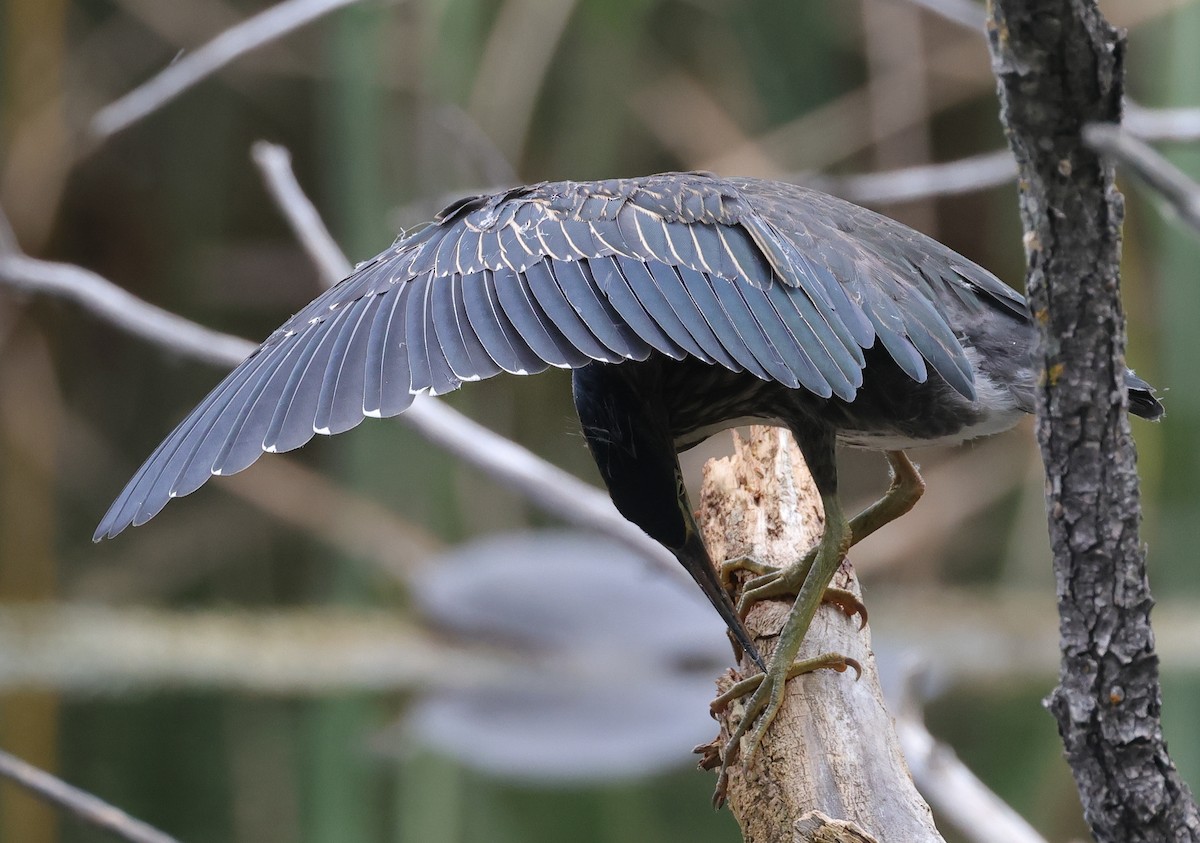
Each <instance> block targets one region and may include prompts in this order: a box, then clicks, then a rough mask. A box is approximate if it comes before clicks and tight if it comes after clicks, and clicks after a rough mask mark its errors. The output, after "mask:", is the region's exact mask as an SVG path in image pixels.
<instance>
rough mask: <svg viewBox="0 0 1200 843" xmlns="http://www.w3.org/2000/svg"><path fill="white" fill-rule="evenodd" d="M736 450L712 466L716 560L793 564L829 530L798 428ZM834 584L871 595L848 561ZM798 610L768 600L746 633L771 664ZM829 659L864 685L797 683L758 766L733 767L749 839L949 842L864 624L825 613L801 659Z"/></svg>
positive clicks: (708, 526) (758, 431)
mask: <svg viewBox="0 0 1200 843" xmlns="http://www.w3.org/2000/svg"><path fill="white" fill-rule="evenodd" d="M734 451H735V452H734V455H733V456H732V457H729V458H726V459H721V460H713V461H710V462H709V463H708V464H707V465H706V466H705V469H704V486H703V491H702V493H701V504H700V519H699V520H700V524H701V527H702V529H703V530H704V540H705V542H706V544H707V545H708V548H709V550H710V552H711V553H712V556H713V558H714V559H718V560H720V559H729V558H736V557H738V556H743V555H750V556H753V557H755V558H756V559H759V560H760V561H762V562H766V563H768V564H772V565H779V566H783V565H787V564H788V563H790V562H792V561H794V560H795V559H797V558H799V557H800V555H801V554H802V553H804V552H805V551H806V550H807V549H808V548H810V547H812V546H813V545H814V544H816V541H817V539H818V538H819V537H820V535H821V529H822V523H823V515H822V512H821V503H820V498H819V497H818V495H817V490H816V487H815V486H814V485H813V482H812V478H811V477H810V476H809V474H808V470H807V469H806V468H805V466H804V461H803V459H802V458H801V456H800V452H799V450H798V449H797V448H796V445H795V443H794V442H793V440H792V437H791V435H790V434H789V433H788V432H787V431H785V430H782V429H780V428H770V427H755V428H752V429H751V438H750V439H749V440H744V439H742V438H740V437H738V436H737V435H736V434H735V437H734ZM833 585H834V586H836V587H838V588H843V589H846V590H848V591H851V592H853V593H854V594H856V595H858V594H861V590H860V588H859V584H858V580H857V578H856V577H855V576H854V571H853V569H852V568H851V567H850V565H849V563H848V562H847V563H843V564H842V568H841V569H840V570H839V571H838V573H837V574H836V575H835V577H834V581H833ZM790 608H791V604H790V603H789V602H787V601H766V602H763V603H760V604H758V605H756V606H755V607H754V608H753V609H752V610H751V611H750V614H749V617H748V618H747V627H748V628H749V630H750V632H751V634H753V635H754V636H755V640H756V642H757V644H758V647H759V649H760V650H761V651H762V653H763V655H764V656H765V657H768V658H769V657H770V654H771V652H772V651H773V650H774V647H775V638H776V637H777V636H778V635H779V631H780V629H781V628H782V626H783V624H784V621H785V619H786V618H787V614H788V611H789V610H790ZM824 652H836V653H841V654H843V655H845V656H849V657H850V658H853V659H856V660H857V661H858V662H859V663H860V664H861V665H862V668H863V674H862V678H861V679H859V680H858V681H857V682H856V681H855V679H854V674H853V672H851V671H847V672H845V673H835V672H833V671H829V670H822V671H818V672H816V673H812V674H808V675H805V676H800V677H797V678H795V679H792V680H791V681H790V682H789V683H788V691H787V699H786V701H785V702H784V705H783V708H782V710H781V711H780V712H779V716H778V718H777V719H776V720H775V722H774V724H772V726H771V728H770V729H769V730H768V731H767V734H766V737H765V738H764V740H763V742H762V745H761V747H760V749H759V752H758V754H757V756H756V757H755V758H754V760H753V762H752V763H751V764H750V766H749V769H743V768H742V766H741V764H740V762H739V763H735V764H733V765H732V766H731V769H730V782H729V792H728V804H729V807H730V810H731V811H732V812H733V815H734V816H735V817H736V818H737V821H738V823H739V824H740V825H741V828H742V834H743V837H744V838H745V840H746V841H747V843H767V841H772V843H774V842H775V841H778V842H779V843H783V841H789V843H802V842H803V843H810V842H811V843H851V841H853V843H867V841H870V842H871V843H892V842H893V841H902V843H928V842H929V841H942V837H941V835H939V834H938V832H937V829H936V828H935V827H934V825H933V818H932V816H931V814H930V810H929V806H928V805H926V803H925V801H924V800H923V799H922V798H921V796H920V795H919V794H918V793H917V791H916V788H915V787H914V785H913V782H912V777H911V776H910V774H909V771H908V767H907V765H906V764H905V763H904V758H903V756H902V755H901V754H900V747H899V743H898V741H897V738H896V732H895V728H894V726H893V722H892V716H891V715H890V714H889V713H888V711H887V709H886V708H885V707H884V702H883V693H882V691H881V689H880V686H879V676H878V673H877V672H876V667H875V659H874V656H873V655H872V653H871V637H870V632H869V631H868V630H867V629H863V630H859V628H858V619H857V618H853V619H852V618H847V617H846V615H845V614H843V613H842V612H841V611H839V610H838V609H836V608H834V607H832V606H828V605H826V606H822V607H821V609H820V610H819V611H818V612H817V615H816V618H815V619H814V620H813V623H812V627H811V628H810V630H809V633H808V637H807V638H806V640H805V642H804V649H802V650H801V656H802V657H804V656H815V655H818V654H819V653H824ZM739 667H740V670H741V674H740V675H735V673H734V672H733V671H732V670H731V671H729V672H728V673H727V674H725V675H724V676H722V677H721V678H720V679H719V680H718V688H719V690H720V691H725V690H726V689H727V688H729V687H730V686H731V685H732V684H733V683H734V682H735V681H736V680H737V679H740V678H742V677H743V676H746V675H749V674H750V673H752V672H754V671H755V670H757V668H755V667H754V666H753V665H752V664H751V663H750V662H749V660H748V659H746V658H743V659H742V662H741V664H740V666H739ZM742 710H743V709H742V706H741V704H740V702H735V703H734V704H732V705H731V706H730V707H729V709H728V710H727V711H725V712H723V713H722V714H721V715H720V716H719V717H718V720H719V722H720V724H721V734H720V736H719V737H718V738H717V740H716V741H715V742H714V743H713V744H712V745H711V747H708V748H706V752H707V754H706V759H708V760H711V758H712V757H713V752H714V750H715V749H716V748H717V747H719V746H720V745H721V743H723V742H724V741H725V740H727V739H728V737H729V734H730V732H731V727H732V726H733V725H734V724H736V718H738V717H740V716H741V712H742ZM731 720H732V721H733V722H732V723H731Z"/></svg>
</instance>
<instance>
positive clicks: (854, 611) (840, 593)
mask: <svg viewBox="0 0 1200 843" xmlns="http://www.w3.org/2000/svg"><path fill="white" fill-rule="evenodd" d="M821 602H822V603H828V604H829V605H831V606H836V607H837V608H838V609H839V610H841V613H842V614H843V615H845V616H846V617H848V618H853V617H854V616H855V615H858V628H859V630H860V631H861V630H863V629H866V628H867V607H866V606H865V605H863V602H862V601H861V600H859V599H858V595H856V594H855V593H854V592H852V591H847V590H846V589H844V588H834V587H832V586H830V587H829V588H827V589H825V594H824V595H822V596H821Z"/></svg>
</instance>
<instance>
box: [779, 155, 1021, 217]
mask: <svg viewBox="0 0 1200 843" xmlns="http://www.w3.org/2000/svg"><path fill="white" fill-rule="evenodd" d="M1016 177H1017V164H1016V161H1014V160H1013V157H1012V153H1011V152H1009V151H1008V150H1007V149H997V150H995V151H993V152H984V153H981V154H979V155H971V156H969V157H967V158H960V159H958V160H957V161H947V162H945V163H941V164H922V165H920V166H917V167H902V168H900V169H896V170H883V171H881V172H877V173H863V174H861V175H854V176H811V175H808V176H806V175H798V176H795V177H794V180H795V181H799V182H803V183H805V184H808V185H811V186H812V187H815V188H817V189H819V190H824V191H825V192H826V193H833V194H835V195H837V196H841V197H843V198H845V199H849V200H851V201H853V202H862V203H865V204H887V203H890V202H912V201H915V200H918V199H926V198H929V197H931V196H953V195H956V194H960V193H971V192H973V191H976V190H984V189H986V188H989V187H995V186H997V185H1001V184H1006V183H1008V182H1011V181H1012V180H1013V179H1015V178H1016Z"/></svg>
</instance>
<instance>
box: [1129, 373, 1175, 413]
mask: <svg viewBox="0 0 1200 843" xmlns="http://www.w3.org/2000/svg"><path fill="white" fill-rule="evenodd" d="M1125 388H1126V389H1128V390H1129V412H1131V413H1133V414H1134V415H1135V416H1138V417H1139V418H1143V419H1147V420H1148V421H1159V420H1160V419H1161V418H1162V417H1163V416H1165V415H1166V414H1167V411H1166V408H1165V407H1163V405H1162V402H1161V401H1159V400H1158V399H1157V398H1155V397H1154V393H1155V391H1156V390H1155V389H1154V387H1153V386H1151V385H1150V384H1149V383H1147V382H1146V381H1144V380H1142V379H1141V378H1139V377H1138V376H1137V375H1135V374H1134V373H1133V369H1126V370H1125Z"/></svg>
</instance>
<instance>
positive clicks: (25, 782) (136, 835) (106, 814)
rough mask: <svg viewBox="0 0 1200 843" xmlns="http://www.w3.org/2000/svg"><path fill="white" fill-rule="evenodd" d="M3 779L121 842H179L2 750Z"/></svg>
mask: <svg viewBox="0 0 1200 843" xmlns="http://www.w3.org/2000/svg"><path fill="white" fill-rule="evenodd" d="M0 776H2V777H3V778H6V779H8V780H10V781H13V782H16V783H17V784H19V785H21V786H22V787H24V788H26V789H28V790H29V791H31V792H32V793H35V794H37V795H38V796H39V797H41V798H42V799H45V800H46V801H47V802H50V803H52V804H54V805H57V806H59V807H61V808H63V809H65V810H66V811H67V812H69V813H70V814H72V815H74V816H76V817H79V818H80V819H81V820H83V821H84V822H86V823H89V824H91V825H93V826H95V827H96V828H101V829H104V830H105V831H107V832H109V833H111V834H112V835H113V836H115V837H119V838H121V839H122V840H129V841H131V843H178V841H177V840H176V839H175V838H174V837H171V836H169V835H167V834H164V833H162V832H161V831H159V830H158V829H156V828H153V827H151V826H148V825H146V824H145V823H144V822H142V821H141V820H138V819H135V818H134V817H131V816H129V815H128V814H126V813H125V812H124V811H122V810H121V809H120V808H117V807H115V806H113V805H109V804H108V803H107V802H105V801H103V800H102V799H98V798H96V797H95V796H93V795H92V794H90V793H87V792H86V791H82V790H80V789H79V788H77V787H72V786H71V785H69V784H67V783H66V782H64V781H63V780H62V779H60V778H57V777H56V776H52V775H50V774H49V773H47V772H45V771H43V770H39V769H38V768H37V767H34V766H33V765H32V764H27V763H26V762H24V761H22V760H21V759H20V758H17V757H16V756H14V755H10V754H9V753H7V752H4V751H2V750H0Z"/></svg>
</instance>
